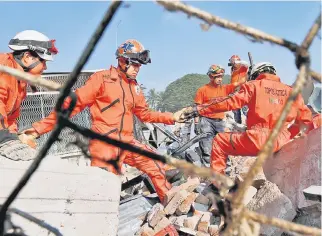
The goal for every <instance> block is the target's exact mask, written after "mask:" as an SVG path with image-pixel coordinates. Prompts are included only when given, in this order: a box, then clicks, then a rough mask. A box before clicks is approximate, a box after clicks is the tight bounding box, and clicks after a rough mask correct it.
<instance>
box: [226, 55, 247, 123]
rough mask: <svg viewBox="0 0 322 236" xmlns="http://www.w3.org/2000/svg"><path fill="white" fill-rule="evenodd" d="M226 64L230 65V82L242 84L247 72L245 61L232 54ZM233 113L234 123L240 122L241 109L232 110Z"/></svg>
mask: <svg viewBox="0 0 322 236" xmlns="http://www.w3.org/2000/svg"><path fill="white" fill-rule="evenodd" d="M228 66H230V67H231V70H230V72H231V84H242V83H245V82H246V80H247V72H248V64H247V62H244V61H241V60H240V57H239V56H237V55H233V56H231V57H230V59H229V63H228ZM233 113H234V119H235V121H236V123H238V124H241V123H242V118H241V109H237V110H234V111H233Z"/></svg>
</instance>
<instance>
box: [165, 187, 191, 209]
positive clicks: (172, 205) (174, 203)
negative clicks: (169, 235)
mask: <svg viewBox="0 0 322 236" xmlns="http://www.w3.org/2000/svg"><path fill="white" fill-rule="evenodd" d="M187 197H188V192H187V191H186V190H180V191H179V192H177V194H176V195H175V196H174V197H173V198H172V199H171V201H170V202H169V203H168V204H167V206H166V207H165V208H164V212H165V213H166V214H167V215H172V214H173V213H174V212H175V211H176V209H177V208H178V206H180V204H181V203H182V202H183V201H184V200H185V199H186V198H187Z"/></svg>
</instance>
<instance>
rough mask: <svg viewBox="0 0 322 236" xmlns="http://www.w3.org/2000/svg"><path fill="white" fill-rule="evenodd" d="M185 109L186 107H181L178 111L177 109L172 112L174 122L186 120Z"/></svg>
mask: <svg viewBox="0 0 322 236" xmlns="http://www.w3.org/2000/svg"><path fill="white" fill-rule="evenodd" d="M185 110H186V108H183V109H181V110H180V111H177V112H175V113H173V119H174V121H175V122H178V123H184V122H185V121H186V120H185V119H184V111H185Z"/></svg>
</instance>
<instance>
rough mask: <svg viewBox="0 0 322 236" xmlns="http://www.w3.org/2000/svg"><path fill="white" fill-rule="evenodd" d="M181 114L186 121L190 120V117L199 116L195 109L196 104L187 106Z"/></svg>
mask: <svg viewBox="0 0 322 236" xmlns="http://www.w3.org/2000/svg"><path fill="white" fill-rule="evenodd" d="M183 116H184V119H185V120H186V121H188V120H190V119H192V118H195V117H197V116H199V113H198V109H197V105H193V106H191V107H188V108H187V109H186V110H185V111H184V113H183Z"/></svg>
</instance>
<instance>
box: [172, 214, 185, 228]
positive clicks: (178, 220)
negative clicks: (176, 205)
mask: <svg viewBox="0 0 322 236" xmlns="http://www.w3.org/2000/svg"><path fill="white" fill-rule="evenodd" d="M187 217H188V216H187V215H182V216H178V217H176V221H175V222H174V224H176V225H178V226H183V222H184V220H185V219H187Z"/></svg>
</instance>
